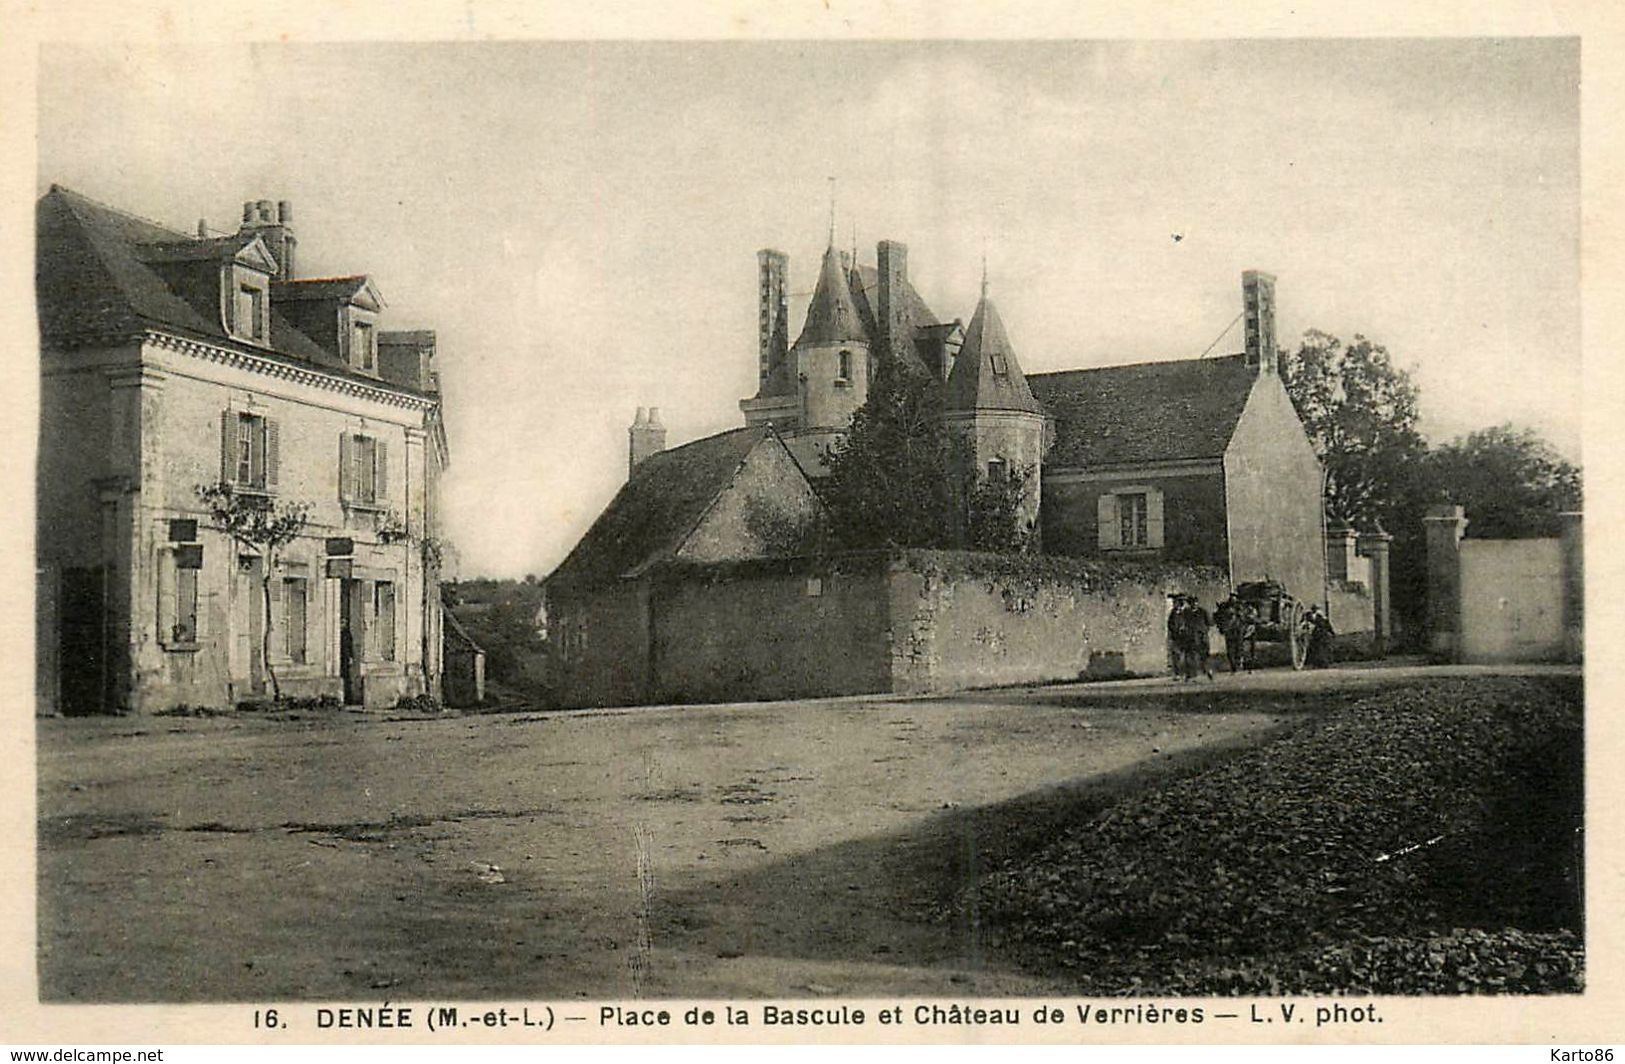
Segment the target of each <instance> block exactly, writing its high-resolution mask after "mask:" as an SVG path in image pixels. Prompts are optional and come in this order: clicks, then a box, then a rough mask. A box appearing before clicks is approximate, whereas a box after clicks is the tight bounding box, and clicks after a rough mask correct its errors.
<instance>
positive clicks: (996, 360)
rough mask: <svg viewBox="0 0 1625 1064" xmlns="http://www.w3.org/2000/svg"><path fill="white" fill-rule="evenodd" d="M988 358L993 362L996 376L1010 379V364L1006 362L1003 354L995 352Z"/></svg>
mask: <svg viewBox="0 0 1625 1064" xmlns="http://www.w3.org/2000/svg"><path fill="white" fill-rule="evenodd" d="M988 357H989V358H990V359H991V360H992V362H993V372H994V374H995V375H997V376H1000V377H1008V376H1009V375H1010V363H1009V362H1008V361H1006V360H1005V357H1004V354H1003V353H1002V352H999V351H995V352H993V354H991V355H989V356H988Z"/></svg>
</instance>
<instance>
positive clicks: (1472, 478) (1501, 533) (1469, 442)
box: [1429, 424, 1580, 539]
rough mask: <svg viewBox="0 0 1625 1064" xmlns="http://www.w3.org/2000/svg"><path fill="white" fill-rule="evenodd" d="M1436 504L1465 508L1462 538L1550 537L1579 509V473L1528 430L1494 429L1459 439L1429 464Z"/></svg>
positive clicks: (1434, 455)
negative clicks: (1560, 522) (1563, 515)
mask: <svg viewBox="0 0 1625 1064" xmlns="http://www.w3.org/2000/svg"><path fill="white" fill-rule="evenodd" d="M1429 465H1430V469H1429V472H1430V479H1431V481H1432V483H1433V485H1434V492H1435V497H1436V498H1437V499H1438V500H1439V501H1447V502H1452V503H1456V504H1457V505H1460V506H1465V507H1466V508H1467V518H1468V521H1469V522H1470V523H1469V525H1468V534H1469V535H1473V536H1484V537H1489V538H1507V539H1511V538H1520V537H1529V536H1555V535H1557V534H1558V531H1559V527H1558V514H1560V513H1562V512H1563V511H1565V510H1575V509H1579V507H1580V470H1579V468H1578V467H1577V466H1575V465H1574V464H1573V463H1571V462H1569V461H1568V460H1567V459H1565V458H1564V457H1563V456H1562V455H1560V454H1558V453H1557V451H1556V450H1554V449H1553V448H1552V447H1551V445H1550V444H1548V443H1547V442H1546V441H1545V440H1544V439H1542V438H1541V437H1540V436H1539V435H1538V434H1537V433H1536V432H1534V430H1532V429H1527V428H1517V427H1515V426H1513V425H1510V424H1506V425H1498V426H1496V427H1494V428H1487V429H1479V430H1478V431H1476V432H1470V433H1468V434H1467V435H1466V436H1459V437H1457V438H1456V439H1454V440H1452V441H1450V442H1449V443H1447V444H1445V445H1443V446H1442V447H1440V448H1439V449H1438V450H1436V451H1435V452H1434V453H1433V454H1432V456H1431V457H1430V459H1429Z"/></svg>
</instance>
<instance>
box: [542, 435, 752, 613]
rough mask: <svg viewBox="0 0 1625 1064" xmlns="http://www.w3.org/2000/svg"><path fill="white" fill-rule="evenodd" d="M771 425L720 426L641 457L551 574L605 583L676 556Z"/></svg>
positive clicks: (575, 580)
mask: <svg viewBox="0 0 1625 1064" xmlns="http://www.w3.org/2000/svg"><path fill="white" fill-rule="evenodd" d="M769 431H770V430H768V429H767V428H766V427H765V426H752V427H747V428H742V429H733V430H732V431H729V432H720V433H718V434H716V435H715V436H707V437H705V438H704V439H699V440H695V441H693V442H692V443H685V444H683V445H682V446H681V447H673V448H671V449H670V450H666V451H660V452H659V453H657V454H652V455H650V456H649V457H648V458H645V459H644V460H643V461H642V462H639V463H638V465H637V468H635V469H634V470H633V471H632V476H631V477H630V478H629V479H628V480H627V482H626V483H625V484H624V485H622V486H621V490H620V491H619V492H617V493H616V495H615V498H614V499H612V500H611V501H610V504H609V506H608V507H607V508H606V509H605V510H604V512H603V513H602V514H600V515H599V516H598V520H597V521H594V522H593V525H592V527H591V528H589V529H588V530H587V534H586V535H584V536H582V537H581V542H579V543H577V544H576V545H575V549H574V550H572V551H571V552H570V553H569V555H568V556H567V557H566V558H565V559H564V561H563V562H561V563H559V567H558V568H557V569H555V570H553V572H552V574H551V575H550V576H548V580H550V581H554V580H557V581H561V582H564V583H571V584H583V583H585V584H592V583H603V582H608V581H612V580H616V579H618V578H620V577H622V576H628V575H633V574H635V573H637V572H639V571H641V570H642V569H644V568H646V567H647V566H649V565H652V564H654V563H655V562H659V561H664V560H666V559H669V558H671V557H672V556H674V555H675V554H676V553H677V550H678V549H679V548H680V547H681V546H682V545H683V541H684V540H685V539H687V538H688V535H689V533H690V532H692V531H693V530H694V527H695V525H696V524H697V523H698V522H699V520H700V518H701V516H703V515H704V513H705V511H706V509H707V508H708V507H709V506H710V505H711V503H712V502H713V501H714V500H715V499H716V497H717V496H718V495H720V494H721V493H722V490H723V489H724V488H726V487H727V486H728V484H729V483H730V482H731V481H732V480H733V478H734V474H735V473H736V472H737V471H738V470H739V466H740V464H741V463H743V462H744V460H745V456H746V455H748V454H749V453H750V452H751V449H752V448H753V447H755V446H756V445H757V444H758V443H760V442H761V441H762V439H763V438H764V437H765V436H766V435H767V434H768V432H769Z"/></svg>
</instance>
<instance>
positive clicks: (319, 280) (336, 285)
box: [271, 273, 367, 300]
mask: <svg viewBox="0 0 1625 1064" xmlns="http://www.w3.org/2000/svg"><path fill="white" fill-rule="evenodd" d="M271 286H272V287H273V288H274V289H275V290H276V297H277V298H278V299H340V300H348V299H354V298H355V296H356V293H358V292H360V291H361V290H362V289H363V288H365V287H366V286H367V275H366V274H364V273H358V274H354V275H351V276H348V277H295V278H294V279H293V280H291V281H272V282H271Z"/></svg>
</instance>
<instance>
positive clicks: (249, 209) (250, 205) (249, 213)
mask: <svg viewBox="0 0 1625 1064" xmlns="http://www.w3.org/2000/svg"><path fill="white" fill-rule="evenodd" d="M253 220H254V201H253V200H244V201H243V224H244V225H247V224H248V223H249V222H252V221H253Z"/></svg>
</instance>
